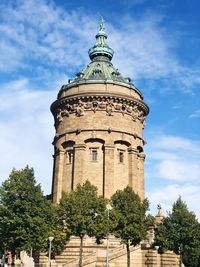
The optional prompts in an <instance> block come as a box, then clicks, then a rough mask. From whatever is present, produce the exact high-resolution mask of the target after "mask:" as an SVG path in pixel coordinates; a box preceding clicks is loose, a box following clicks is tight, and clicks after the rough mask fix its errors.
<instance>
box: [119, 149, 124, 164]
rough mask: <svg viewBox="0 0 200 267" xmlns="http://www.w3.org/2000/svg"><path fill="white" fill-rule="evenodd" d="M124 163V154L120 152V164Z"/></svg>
mask: <svg viewBox="0 0 200 267" xmlns="http://www.w3.org/2000/svg"><path fill="white" fill-rule="evenodd" d="M123 162H124V152H122V151H120V152H119V163H123Z"/></svg>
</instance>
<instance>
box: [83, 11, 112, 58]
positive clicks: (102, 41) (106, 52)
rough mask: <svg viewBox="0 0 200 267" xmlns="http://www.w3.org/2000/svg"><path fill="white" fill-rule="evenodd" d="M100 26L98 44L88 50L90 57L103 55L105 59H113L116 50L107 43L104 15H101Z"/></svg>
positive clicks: (97, 37)
mask: <svg viewBox="0 0 200 267" xmlns="http://www.w3.org/2000/svg"><path fill="white" fill-rule="evenodd" d="M100 17H101V18H100V28H99V32H98V33H97V35H96V44H95V45H94V46H93V47H91V48H90V49H89V51H88V53H89V57H90V59H92V60H93V59H96V58H97V57H98V58H99V56H101V59H102V58H103V59H104V60H111V59H112V57H113V54H114V51H113V50H112V48H110V47H109V46H108V45H107V43H106V39H107V35H106V33H105V31H104V29H105V26H104V19H103V17H102V16H100Z"/></svg>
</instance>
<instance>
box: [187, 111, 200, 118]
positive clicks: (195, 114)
mask: <svg viewBox="0 0 200 267" xmlns="http://www.w3.org/2000/svg"><path fill="white" fill-rule="evenodd" d="M189 118H190V119H195V118H200V109H197V110H195V111H194V112H193V113H192V114H190V116H189Z"/></svg>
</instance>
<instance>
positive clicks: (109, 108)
mask: <svg viewBox="0 0 200 267" xmlns="http://www.w3.org/2000/svg"><path fill="white" fill-rule="evenodd" d="M113 106H114V105H113V101H112V100H108V102H107V104H106V112H107V114H108V116H111V115H112V111H113Z"/></svg>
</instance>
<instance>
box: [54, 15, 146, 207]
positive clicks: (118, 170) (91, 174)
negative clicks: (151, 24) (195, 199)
mask: <svg viewBox="0 0 200 267" xmlns="http://www.w3.org/2000/svg"><path fill="white" fill-rule="evenodd" d="M106 39H107V35H106V34H105V31H104V23H103V20H102V21H101V24H100V30H99V32H98V33H97V35H96V44H95V45H94V46H93V47H92V48H90V49H89V51H88V53H89V57H90V59H91V62H90V63H89V65H88V66H87V67H86V68H85V69H84V70H83V71H81V72H78V73H77V74H76V77H75V78H74V79H71V80H69V82H68V84H67V85H63V86H62V87H61V89H60V91H59V93H58V97H57V100H56V101H55V102H54V103H53V104H52V105H51V111H52V113H53V115H54V118H55V129H56V135H55V138H54V142H53V145H54V148H55V152H54V169H53V183H52V195H53V201H54V202H58V201H59V200H60V198H61V193H62V191H71V190H73V189H75V187H76V185H77V183H83V182H84V181H86V180H87V179H88V180H89V181H90V182H91V183H92V184H93V185H95V186H97V187H98V191H99V194H102V195H103V196H105V197H108V198H109V197H111V196H112V194H114V193H115V192H116V190H118V189H123V188H124V187H126V186H127V185H130V186H131V187H132V188H133V189H134V191H135V192H137V193H138V194H139V195H140V197H141V198H144V159H145V155H144V152H143V146H144V144H145V141H144V139H143V128H144V126H145V118H146V116H147V114H148V112H149V108H148V106H147V105H146V104H145V103H144V102H143V97H142V94H141V92H140V91H139V90H138V89H137V88H136V87H135V86H134V85H133V84H132V83H131V80H130V78H124V77H123V76H122V75H121V74H120V72H119V71H118V69H116V68H115V67H114V66H113V64H112V63H111V60H112V57H113V54H114V51H113V50H112V49H111V48H110V47H109V46H108V44H107V43H106ZM123 72H126V70H123Z"/></svg>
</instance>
